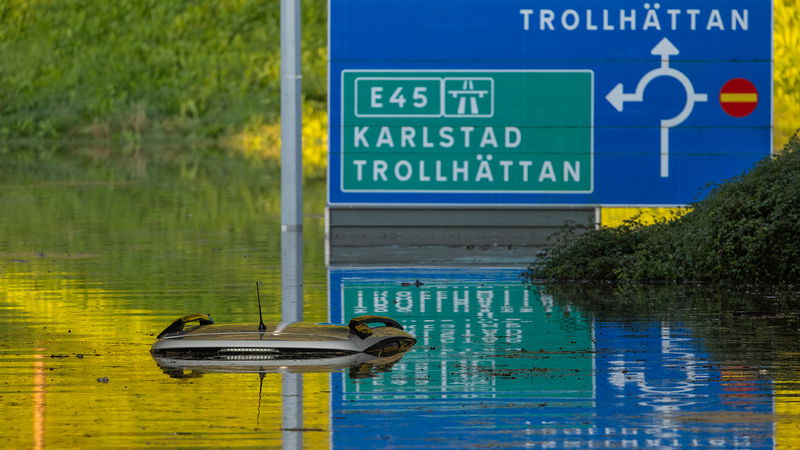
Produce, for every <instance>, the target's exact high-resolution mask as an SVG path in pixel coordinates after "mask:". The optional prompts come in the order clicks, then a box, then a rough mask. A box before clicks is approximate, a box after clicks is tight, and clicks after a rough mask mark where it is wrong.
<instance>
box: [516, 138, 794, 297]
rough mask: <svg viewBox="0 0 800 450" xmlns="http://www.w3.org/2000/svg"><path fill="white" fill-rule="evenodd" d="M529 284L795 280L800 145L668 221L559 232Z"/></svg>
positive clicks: (789, 146) (791, 143)
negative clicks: (537, 281) (535, 281)
mask: <svg viewBox="0 0 800 450" xmlns="http://www.w3.org/2000/svg"><path fill="white" fill-rule="evenodd" d="M561 237H562V239H561V240H560V241H559V243H558V244H557V245H556V246H555V248H554V249H553V250H552V251H551V252H550V254H549V255H547V256H546V257H545V258H543V259H541V260H540V261H538V262H536V263H534V264H533V265H532V266H531V268H530V272H529V274H530V276H531V277H532V278H538V279H546V280H556V281H567V280H592V281H607V282H619V281H637V282H641V281H645V282H646V281H682V282H686V281H707V282H730V283H737V284H791V283H797V282H798V280H800V264H798V263H797V262H798V261H800V138H798V136H797V135H796V136H794V137H792V138H791V139H790V140H789V143H788V144H787V145H786V146H785V148H784V149H783V150H782V151H781V152H780V153H779V154H778V155H777V156H776V157H774V158H772V159H766V160H763V161H761V162H760V163H759V164H758V165H757V166H756V167H755V168H754V169H753V170H751V171H750V172H749V173H746V174H744V175H741V176H739V177H737V178H735V179H733V180H730V181H728V182H726V183H723V184H721V185H719V186H717V187H716V188H715V189H714V190H712V192H711V193H710V194H709V195H708V197H707V198H705V199H704V200H701V201H699V202H698V203H695V204H694V205H692V210H691V211H689V212H687V213H685V214H684V215H682V216H680V217H679V218H677V219H675V220H666V219H662V220H659V221H657V222H656V223H655V224H653V225H645V224H643V223H641V222H640V221H638V220H636V219H635V218H634V219H631V220H628V221H626V223H625V224H623V225H621V226H619V227H603V228H600V229H597V230H591V231H589V232H587V233H585V234H582V235H580V236H572V235H571V232H570V230H569V229H565V230H564V232H563V235H562V236H561Z"/></svg>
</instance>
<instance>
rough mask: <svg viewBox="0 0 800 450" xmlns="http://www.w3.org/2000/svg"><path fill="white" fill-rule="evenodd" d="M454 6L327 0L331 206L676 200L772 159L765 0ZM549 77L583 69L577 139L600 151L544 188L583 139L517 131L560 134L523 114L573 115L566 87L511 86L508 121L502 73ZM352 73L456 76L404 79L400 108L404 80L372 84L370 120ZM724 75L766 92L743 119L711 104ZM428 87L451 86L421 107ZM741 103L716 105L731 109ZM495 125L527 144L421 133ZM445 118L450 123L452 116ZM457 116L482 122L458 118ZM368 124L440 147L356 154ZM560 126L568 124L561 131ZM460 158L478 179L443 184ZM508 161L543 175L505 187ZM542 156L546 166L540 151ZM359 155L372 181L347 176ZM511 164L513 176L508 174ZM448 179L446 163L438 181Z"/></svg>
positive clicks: (464, 2) (354, 171)
mask: <svg viewBox="0 0 800 450" xmlns="http://www.w3.org/2000/svg"><path fill="white" fill-rule="evenodd" d="M456 3H458V7H454V4H455V3H454V2H453V1H437V2H431V1H423V0H382V1H380V2H375V1H372V0H348V1H347V2H332V3H331V10H330V15H329V17H330V66H329V69H330V70H329V74H330V89H329V92H330V97H329V99H330V103H329V104H330V107H331V116H330V139H329V142H330V152H329V155H330V156H329V157H330V166H329V168H330V170H329V175H330V177H329V195H330V198H329V200H330V203H331V204H332V205H337V204H340V205H355V204H373V205H375V204H405V205H414V204H482V205H493V204H522V205H530V204H550V205H567V204H568V205H586V206H595V205H653V206H655V205H678V204H686V203H689V202H692V201H695V200H697V199H698V196H700V195H701V194H702V192H703V189H704V187H705V186H707V185H709V184H710V183H713V182H716V181H720V180H723V179H726V178H730V177H731V176H734V175H736V174H739V173H741V172H742V171H744V170H747V169H749V168H750V167H752V165H753V164H754V163H755V162H756V161H758V160H760V159H762V158H763V157H765V156H767V155H769V154H770V151H771V146H772V136H771V130H772V128H771V125H772V124H771V115H772V114H771V110H772V99H771V97H770V96H769V95H766V94H765V93H768V92H771V90H770V86H771V83H772V80H771V78H772V63H771V61H772V9H771V2H769V1H766V2H765V1H762V0H704V1H703V2H700V3H698V2H696V1H691V0H674V1H670V2H669V7H667V6H665V4H664V2H661V3H653V2H644V3H643V2H638V3H636V2H631V1H629V0H625V1H622V2H621V3H619V4H616V3H615V4H612V5H610V6H609V5H599V4H597V2H590V1H588V0H564V1H558V2H550V3H549V4H544V3H542V4H540V3H541V2H535V3H536V6H535V7H533V6H530V5H524V3H525V2H516V3H515V2H512V3H514V4H517V6H516V7H513V6H512V7H509V3H508V2H487V1H486V0H461V1H459V2H456ZM476 11H479V12H480V13H476ZM654 57H655V58H656V59H653V58H654ZM658 59H660V64H659V61H658ZM557 70H558V71H572V72H584V73H591V74H592V76H591V80H590V85H589V86H588V89H589V90H590V91H591V93H590V94H589V105H588V107H589V108H591V110H592V117H593V119H592V121H591V125H590V127H591V131H590V132H588V133H586V134H585V136H588V137H589V139H591V141H592V149H593V150H592V151H593V153H592V158H591V160H592V172H591V174H592V184H591V189H589V188H587V187H584V188H580V189H575V188H572V187H569V186H566V185H562V186H558V187H556V186H551V187H548V186H546V184H547V183H548V181H547V179H548V178H549V179H550V180H552V178H553V176H554V175H555V176H556V177H557V178H558V179H559V180H562V179H564V177H563V175H564V166H563V164H562V165H559V164H558V163H557V161H560V162H563V161H564V160H570V159H571V158H572V155H574V154H576V153H577V154H580V155H583V154H584V152H585V147H584V146H583V145H582V144H579V145H574V142H568V141H567V140H562V139H561V138H559V137H556V136H555V135H553V134H551V135H550V138H551V139H548V140H545V141H541V142H540V141H536V140H535V139H534V140H531V139H528V138H527V137H526V136H524V134H525V133H526V132H528V131H530V132H532V133H542V135H544V134H547V133H548V132H550V131H553V129H552V128H549V126H548V124H546V123H539V122H535V121H533V120H532V115H536V114H539V115H541V116H543V117H547V116H548V115H558V114H561V113H562V108H570V107H572V108H573V109H574V105H565V104H564V103H563V102H562V101H561V100H560V97H559V94H560V93H562V92H563V91H560V92H557V93H553V95H550V96H548V95H545V96H539V97H537V96H536V95H538V94H536V95H533V92H531V91H526V90H522V91H518V92H517V93H516V94H515V95H517V96H518V97H519V102H520V103H521V104H522V105H521V106H522V107H521V108H520V109H518V110H517V111H516V112H515V113H514V114H509V113H508V111H507V109H506V106H505V98H504V96H506V95H508V94H507V92H508V86H504V84H505V83H506V80H503V83H501V82H500V80H499V79H498V78H497V77H496V76H495V74H500V73H513V72H514V71H519V72H521V71H530V72H554V71H557ZM459 71H461V72H459ZM348 73H353V74H355V73H359V74H360V75H359V76H361V77H365V78H367V77H376V78H380V77H382V76H383V75H379V74H381V73H383V74H386V76H388V74H402V73H406V74H407V75H406V76H408V77H411V76H414V77H417V78H437V79H440V80H441V79H445V78H447V79H453V81H452V83H446V86H443V85H442V84H441V82H440V84H438V85H437V84H436V82H428V81H424V82H423V81H421V82H420V83H423V84H413V83H411V82H410V81H409V82H408V86H403V89H401V90H400V91H399V92H398V96H396V97H395V100H396V102H395V103H389V100H390V99H391V98H392V94H394V93H395V91H396V90H397V88H398V87H401V86H400V85H399V84H398V85H397V86H393V87H390V86H384V87H383V91H382V92H380V93H379V95H380V96H381V98H380V99H379V100H376V103H375V104H376V105H381V104H382V105H384V106H383V108H384V109H382V110H380V111H378V110H377V109H373V110H371V111H367V114H377V115H371V116H370V117H367V116H364V115H362V113H363V112H364V111H366V110H364V109H363V108H362V106H365V105H366V106H368V101H367V99H368V97H367V98H362V96H361V95H359V99H358V102H359V103H358V107H359V109H358V111H354V105H355V104H354V100H353V98H352V96H353V90H354V89H355V87H354V86H353V84H352V83H353V81H352V80H349V79H348V76H347V74H348ZM643 77H644V78H643ZM459 78H460V79H459ZM481 78H491V79H493V80H494V86H493V89H489V87H487V86H484V85H483V83H482V82H480V81H479V79H481ZM732 78H743V79H747V80H749V81H750V82H751V83H752V84H753V86H754V87H755V88H756V89H757V91H758V92H759V93H761V95H759V96H758V107H756V108H755V109H753V110H752V111H751V112H750V114H747V115H745V116H741V117H734V116H731V115H730V114H728V113H727V112H726V110H723V109H722V108H720V107H717V105H716V104H714V103H713V102H709V101H708V100H709V99H708V96H709V95H716V94H717V93H719V92H720V89H721V88H722V86H723V85H724V84H725V83H726V82H727V81H729V80H731V79H732ZM381 83H382V81H381ZM387 83H388V81H387ZM402 83H406V82H405V81H403V82H402ZM402 83H401V84H402ZM425 83H429V84H425ZM618 85H619V88H616V86H618ZM376 87H378V86H376ZM645 87H646V89H645ZM390 88H391V90H389V89H390ZM415 88H416V89H417V92H416V93H417V94H418V96H417V99H416V101H417V105H423V104H424V105H425V106H424V107H422V106H420V108H419V110H418V111H417V110H414V107H413V106H412V105H413V104H414V98H413V95H414V89H415ZM358 89H361V87H359V88H358ZM433 89H441V90H445V91H448V90H449V91H452V93H451V95H448V94H447V93H446V92H440V93H439V94H440V95H439V96H438V97H436V98H433V97H428V101H427V103H426V102H425V101H424V100H422V96H423V92H427V93H431V92H432V90H433ZM584 90H585V89H584V88H582V89H581V92H583V91H584ZM379 91H380V89H379ZM483 91H490V92H487V93H483ZM492 91H493V94H492V93H491V92H492ZM359 92H361V91H359ZM376 92H378V91H376ZM400 94H402V96H401V95H400ZM539 94H541V92H540V93H539ZM544 94H549V93H547V92H544ZM376 95H377V94H376ZM481 95H483V96H482V97H481ZM492 97H493V100H492V101H490V100H489V99H490V98H492ZM607 97H608V100H607ZM403 98H405V100H406V102H405V103H403V102H402V99H403ZM376 99H377V97H376ZM748 102H749V101H745V102H738V101H737V102H728V101H722V103H725V104H726V105H727V104H732V103H748ZM751 103H752V102H750V103H749V104H750V105H751V106H752V104H751ZM401 104H403V105H404V106H403V107H402V108H401V107H400V105H401ZM489 105H493V109H492V111H491V114H492V115H491V117H488V116H487V117H484V115H487V114H490V113H489V112H486V108H487V107H488V106H489ZM740 106H744V105H740ZM620 110H621V111H620ZM387 113H388V114H389V115H395V114H401V113H402V114H411V113H414V114H415V116H414V117H415V118H414V119H412V118H411V117H412V116H410V115H408V116H406V117H407V118H408V120H406V121H403V122H402V123H401V122H400V121H399V120H397V121H386V122H381V121H379V120H378V119H379V117H378V115H382V114H387ZM417 114H418V115H417ZM423 114H425V115H426V116H425V117H423ZM433 115H435V117H434V116H433ZM354 116H355V117H354ZM479 116H480V117H479ZM427 119H430V121H429V120H427ZM489 119H491V121H493V122H494V123H493V124H492V125H491V126H493V127H495V130H497V129H498V128H497V127H503V129H505V127H519V129H520V130H521V132H522V134H523V143H526V144H527V142H526V141H530V142H531V143H532V145H530V146H528V147H524V148H523V147H522V146H520V147H519V148H516V149H514V151H511V152H507V151H506V150H505V149H499V150H497V151H492V152H491V153H490V154H491V155H492V159H491V160H488V159H487V154H488V153H489V152H487V151H486V149H485V148H483V149H481V148H479V147H475V146H474V145H473V146H472V147H469V148H468V147H466V146H463V145H460V144H459V143H457V142H454V143H453V146H452V147H451V148H442V147H441V146H438V145H436V144H435V143H433V142H431V141H430V138H432V137H436V136H435V135H433V134H431V133H433V132H438V131H439V130H440V129H441V128H440V127H453V126H454V125H455V126H458V127H461V126H464V127H470V126H474V127H476V129H478V127H482V126H486V125H484V123H477V122H479V121H481V120H486V121H487V122H488V121H489ZM448 120H449V121H452V122H449V123H446V122H447V121H448ZM461 120H463V121H464V122H468V121H475V122H476V123H475V124H472V123H458V121H461ZM511 120H513V121H516V122H517V123H514V122H513V121H511ZM368 122H369V123H371V125H369V126H370V131H369V132H373V131H375V130H378V131H380V127H382V126H385V127H388V129H389V130H390V131H389V132H394V133H398V135H393V136H392V137H391V138H392V139H393V141H394V142H395V143H396V142H398V139H400V137H399V133H401V131H400V130H401V129H402V127H411V128H406V132H407V133H411V130H412V129H413V130H414V132H415V134H414V136H415V138H420V139H421V136H422V134H421V133H422V130H424V129H425V127H427V130H428V137H429V140H428V142H429V143H433V144H434V146H433V147H420V142H421V140H420V141H419V142H416V143H417V147H416V148H413V149H412V148H410V145H407V146H406V148H402V147H395V148H393V149H390V148H389V147H388V145H387V144H386V143H387V142H388V141H387V140H386V139H389V136H388V135H384V140H383V143H384V145H382V146H381V148H380V149H379V148H377V146H373V147H371V148H369V149H365V148H362V150H365V151H364V153H363V154H362V155H361V156H358V157H356V155H354V154H353V150H354V149H353V148H352V145H351V144H348V142H349V140H348V138H347V137H346V136H345V135H347V134H348V133H350V134H349V137H350V138H352V137H353V135H352V133H353V129H354V127H356V126H359V127H362V126H367V125H366V124H367V123H368ZM439 123H441V124H442V125H439ZM519 123H522V125H519ZM582 126H584V125H582V124H580V125H578V126H577V127H575V129H574V130H578V129H580V128H581V127H582ZM375 127H377V128H375ZM398 127H400V128H398ZM455 129H456V130H458V128H455ZM447 130H448V129H445V132H444V133H445V135H446V136H447V135H448V131H447ZM548 130H549V131H548ZM564 130H566V127H565V128H562V129H561V131H564ZM359 131H364V129H363V128H359ZM407 136H410V135H407ZM561 136H569V134H568V133H561ZM407 139H408V138H407ZM406 142H410V141H409V140H407V141H406ZM348 145H350V147H349V148H348V147H347V146H348ZM381 152H383V153H385V155H381V154H380V153H381ZM456 154H458V156H459V158H460V159H457V161H459V162H458V163H457V164H463V162H464V161H469V162H470V163H469V166H470V167H469V169H468V170H469V171H470V173H471V174H472V179H473V181H472V183H473V185H471V186H470V185H455V184H452V183H451V181H448V182H439V181H437V178H436V171H435V170H436V167H435V161H437V160H440V166H441V169H442V170H443V171H444V169H445V166H447V168H448V170H449V172H451V173H450V175H451V177H450V178H452V171H453V167H452V164H453V160H448V159H447V158H449V157H453V158H454V157H455V155H456ZM507 154H512V155H513V157H514V158H517V159H515V160H514V161H519V160H524V161H528V160H530V161H532V164H534V165H537V164H538V169H536V170H535V171H534V172H535V173H536V176H535V177H533V178H531V177H529V182H528V184H527V185H525V186H523V184H524V182H523V181H522V179H521V177H522V171H518V172H517V173H518V174H520V179H519V180H517V181H515V182H511V181H509V182H508V185H506V186H503V183H505V182H503V181H501V182H499V183H498V182H497V180H498V174H500V178H502V174H503V171H504V167H503V166H501V165H500V161H507V160H506V158H505V156H506V155H507ZM542 154H547V158H551V157H552V159H547V158H542V157H541V156H542ZM523 155H526V156H530V158H531V159H526V158H525V157H523ZM384 156H385V157H384ZM351 157H352V159H350V158H351ZM439 157H441V158H442V159H439ZM478 157H480V158H481V159H480V160H479V159H478ZM454 159H455V158H454ZM355 160H360V161H365V162H364V163H358V164H363V167H362V169H363V171H362V176H363V177H367V176H369V178H370V179H369V180H366V179H362V180H361V182H359V181H358V180H357V179H356V177H357V176H358V167H359V166H354V161H355ZM376 160H378V161H384V162H385V163H386V167H385V169H384V165H383V163H381V162H378V163H376V164H377V165H376V166H374V167H373V166H372V164H373V161H376ZM545 160H549V161H551V164H552V171H551V170H550V167H549V165H548V166H547V167H545V168H544V170H545V172H544V174H545V175H546V176H545V177H544V178H542V182H540V181H539V175H540V173H541V170H542V168H543V167H544V161H545ZM421 161H424V172H423V170H422V167H421V166H420V162H421ZM537 161H538V162H537ZM432 162H433V163H434V166H431V163H432ZM482 163H485V164H483V165H484V166H486V164H488V165H489V166H491V167H492V169H491V170H492V171H493V173H492V175H493V178H494V184H492V185H491V186H489V184H490V183H487V182H486V180H487V178H486V172H485V171H484V172H483V175H482V176H481V177H482V180H481V182H480V183H475V177H476V176H477V170H478V167H479V166H480V165H482ZM503 164H509V163H503ZM514 164H517V163H516V162H515V163H514ZM526 164H527V163H526ZM459 167H461V166H459ZM395 169H397V170H396V171H395ZM586 169H587V168H586V167H585V163H583V162H582V163H581V171H582V176H581V181H582V182H585V181H586V179H585V176H584V174H588V172H586ZM473 170H474V172H472V171H473ZM509 170H510V172H509V179H511V178H513V170H512V169H511V168H509ZM531 173H532V172H531ZM384 174H385V175H386V177H387V179H389V180H391V178H392V177H394V178H395V181H394V182H388V184H390V185H392V186H390V187H389V188H388V189H387V188H386V186H378V185H377V184H380V183H381V182H382V177H383V175H384ZM529 175H530V173H529ZM373 176H374V177H376V179H375V181H374V183H373V180H372V177H373ZM444 176H445V173H444V172H442V173H441V177H439V178H440V179H442V178H443V177H444ZM428 178H430V179H428ZM400 179H407V180H408V181H406V182H403V181H401V180H400ZM549 182H550V183H552V181H549ZM376 183H377V184H376ZM514 183H518V184H519V185H514ZM543 183H544V184H543ZM559 183H561V181H559ZM412 185H413V186H412Z"/></svg>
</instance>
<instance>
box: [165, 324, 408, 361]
mask: <svg viewBox="0 0 800 450" xmlns="http://www.w3.org/2000/svg"><path fill="white" fill-rule="evenodd" d="M195 322H196V323H197V324H196V325H192V326H187V325H189V324H194V323H195ZM372 324H378V325H381V326H370V325H372ZM416 342H417V340H416V339H415V338H414V337H413V336H411V335H410V334H409V333H407V332H406V331H405V330H404V329H403V326H402V325H400V324H399V323H398V322H396V321H395V320H393V319H390V318H388V317H382V316H359V317H354V318H353V319H351V320H350V322H349V323H348V324H347V325H336V324H325V323H309V322H293V323H285V322H281V323H267V324H265V323H264V322H263V321H262V322H261V323H260V324H230V325H222V324H215V323H214V321H213V320H212V319H211V317H210V315H208V314H192V315H188V316H184V317H181V318H179V319H177V320H175V321H174V322H172V323H171V324H170V325H169V326H167V327H166V328H165V329H164V331H162V332H161V333H159V335H158V337H157V341H156V342H155V343H154V344H153V347H152V348H151V350H150V352H151V354H152V355H153V357H155V358H161V359H162V360H163V359H166V360H198V361H204V362H205V363H204V365H205V366H213V365H214V364H209V362H211V361H219V362H222V361H231V362H233V361H236V362H244V361H253V362H256V363H258V362H266V361H271V362H273V363H277V362H279V361H282V360H285V361H293V364H292V365H295V366H296V365H302V361H307V362H308V363H310V364H319V363H321V362H324V360H328V361H329V362H334V361H335V359H336V358H338V359H339V360H340V361H350V360H352V361H354V362H355V363H358V362H359V361H361V360H362V359H363V360H367V359H371V358H368V357H366V356H371V357H390V356H393V355H397V354H400V353H403V352H405V351H406V350H408V349H410V348H411V347H412V346H414V344H416ZM354 355H355V356H357V357H355V358H353V356H354ZM358 355H361V356H362V357H358Z"/></svg>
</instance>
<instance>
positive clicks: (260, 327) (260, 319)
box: [256, 281, 267, 333]
mask: <svg viewBox="0 0 800 450" xmlns="http://www.w3.org/2000/svg"><path fill="white" fill-rule="evenodd" d="M256 299H258V331H260V332H262V333H263V332H264V331H267V326H266V325H264V316H263V315H262V314H261V293H260V292H259V291H258V281H256Z"/></svg>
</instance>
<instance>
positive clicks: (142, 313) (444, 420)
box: [0, 148, 800, 448]
mask: <svg viewBox="0 0 800 450" xmlns="http://www.w3.org/2000/svg"><path fill="white" fill-rule="evenodd" d="M324 197H325V196H324V186H323V185H321V184H319V183H311V184H309V185H308V186H306V192H305V200H306V206H305V219H304V228H305V252H304V264H305V297H306V298H305V300H304V306H305V315H306V319H307V320H312V321H335V322H341V321H343V320H345V321H346V320H347V319H349V317H352V316H354V315H360V314H383V315H388V316H391V317H393V318H395V319H397V320H399V321H400V322H402V323H403V324H404V325H405V326H406V328H407V329H408V330H409V331H410V332H412V333H413V334H414V335H416V336H417V338H418V340H419V342H418V344H417V346H416V347H414V348H413V349H412V350H411V351H410V352H409V353H408V354H406V355H404V356H403V358H402V359H400V361H398V362H396V363H394V364H393V365H391V366H387V367H379V368H376V367H357V368H352V369H350V368H348V369H341V368H332V369H329V370H326V371H320V372H312V373H304V374H302V375H297V374H286V373H280V371H278V373H274V371H267V370H261V371H259V370H253V371H251V372H249V373H205V372H202V371H197V370H192V369H186V370H185V371H184V372H183V373H182V375H183V376H180V377H176V376H175V373H172V374H171V375H170V374H168V373H165V372H164V371H163V370H162V369H161V368H160V367H159V366H158V365H157V364H156V363H155V361H154V360H153V359H152V357H151V356H150V354H149V347H150V345H151V344H152V343H153V341H154V340H155V334H157V333H158V332H159V331H160V330H161V329H163V328H164V327H165V326H166V325H167V324H168V323H169V322H170V321H171V320H173V319H174V318H176V317H179V316H182V315H184V314H188V313H192V312H207V313H211V314H212V316H213V317H214V318H215V319H216V320H217V322H218V323H228V322H243V321H249V322H255V320H256V318H255V313H256V310H257V308H256V305H255V289H254V283H255V281H260V282H262V283H263V284H262V299H263V300H264V310H265V314H266V319H267V320H277V319H278V318H279V315H280V314H279V310H278V308H279V305H280V273H279V270H280V261H279V258H280V251H279V242H280V236H279V230H280V223H279V222H280V215H279V192H278V180H277V171H276V170H275V168H274V167H270V166H269V165H267V164H265V163H262V162H257V161H250V160H246V159H242V158H239V157H235V156H231V155H226V154H224V153H221V152H217V151H211V150H209V151H200V152H198V151H185V150H180V149H171V150H170V149H163V150H159V151H149V152H147V151H141V150H139V151H137V150H130V151H123V152H108V151H104V150H103V149H94V148H78V149H72V150H63V149H51V150H41V149H40V150H37V151H31V150H28V151H26V152H20V151H10V150H5V151H4V152H3V153H0V211H2V214H1V215H0V375H2V377H1V378H0V379H1V380H2V381H0V383H2V384H0V418H1V419H0V421H2V425H3V426H4V428H5V430H6V432H5V433H3V437H2V438H0V439H1V442H2V443H3V445H4V446H6V447H23V448H24V447H37V448H38V447H45V446H46V447H54V448H66V447H89V446H102V447H144V446H154V447H170V446H176V447H195V446H211V447H220V446H245V447H281V446H284V447H291V448H296V447H306V448H326V447H334V448H356V447H358V448H364V447H366V448H384V447H400V448H403V447H450V448H464V447H475V446H478V447H486V446H491V447H509V448H531V447H533V448H548V447H575V448H620V447H623V448H624V447H660V448H664V447H675V448H685V447H692V446H694V447H701V448H708V447H720V448H736V447H742V448H771V447H785V448H791V447H795V446H797V445H800V444H798V442H800V440H798V437H799V434H800V431H798V430H800V416H799V415H798V414H799V413H800V408H798V406H800V404H798V397H797V395H798V393H800V389H798V379H799V378H800V377H799V376H798V375H797V370H796V369H797V365H798V362H800V348H799V347H800V345H798V337H799V336H798V334H800V318H798V308H797V296H796V295H792V294H783V295H778V296H775V295H766V294H763V293H758V292H746V291H744V290H740V291H724V290H719V289H710V288H699V287H675V286H665V287H651V288H636V289H634V288H628V289H625V290H621V291H620V290H617V291H602V290H597V289H589V288H585V287H581V286H572V287H567V288H558V289H557V288H553V287H542V286H535V285H528V284H525V283H523V281H522V280H521V279H520V278H519V273H520V272H521V270H522V268H499V267H497V268H493V267H486V268H477V269H476V268H433V267H416V268H386V267H377V268H332V269H327V268H326V267H325V266H324V230H323V228H324V223H323V208H324ZM259 372H260V373H259ZM287 406H288V408H287Z"/></svg>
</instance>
